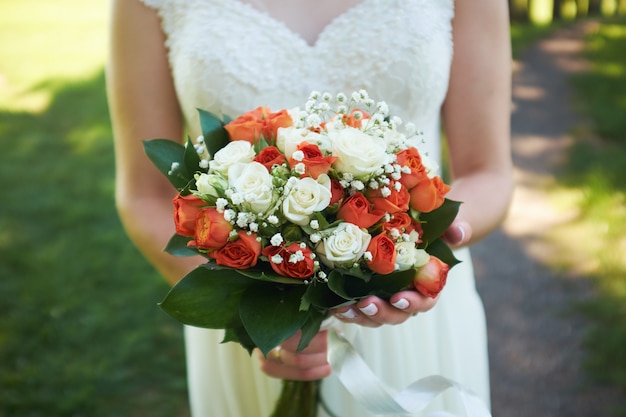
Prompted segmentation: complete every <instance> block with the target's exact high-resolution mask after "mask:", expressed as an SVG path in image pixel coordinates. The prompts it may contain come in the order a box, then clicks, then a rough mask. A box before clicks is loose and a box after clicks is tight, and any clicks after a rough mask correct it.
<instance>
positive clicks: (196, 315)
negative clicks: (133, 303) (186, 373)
mask: <svg viewBox="0 0 626 417" xmlns="http://www.w3.org/2000/svg"><path fill="white" fill-rule="evenodd" d="M254 282H255V281H252V280H250V279H249V278H246V277H244V276H241V275H240V274H238V273H237V272H236V271H235V270H229V269H213V268H212V266H211V264H205V265H202V266H199V267H198V268H196V269H194V270H193V271H191V272H190V273H189V274H187V275H186V276H185V277H183V278H182V279H181V280H180V281H179V282H178V283H177V284H176V285H174V286H173V287H172V289H171V290H170V291H169V293H168V294H167V296H166V297H165V299H164V300H163V302H161V304H160V306H161V308H162V309H163V310H164V311H165V312H167V313H168V314H169V315H170V316H172V317H173V318H175V319H176V320H178V321H180V322H181V323H184V324H189V325H191V326H196V327H204V328H209V329H224V328H227V327H236V326H241V323H240V319H239V302H240V300H241V295H242V294H243V292H244V291H245V290H246V289H247V288H248V287H250V286H251V284H253V283H254Z"/></svg>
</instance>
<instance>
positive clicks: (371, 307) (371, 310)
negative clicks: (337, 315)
mask: <svg viewBox="0 0 626 417" xmlns="http://www.w3.org/2000/svg"><path fill="white" fill-rule="evenodd" d="M359 310H361V311H362V312H363V314H365V315H366V316H373V315H374V314H376V313H378V307H376V304H374V303H372V304H368V305H366V306H365V307H363V308H360V309H359Z"/></svg>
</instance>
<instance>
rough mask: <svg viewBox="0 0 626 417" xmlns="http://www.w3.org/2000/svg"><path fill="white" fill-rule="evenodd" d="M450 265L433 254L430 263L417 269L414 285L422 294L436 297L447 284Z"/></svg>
mask: <svg viewBox="0 0 626 417" xmlns="http://www.w3.org/2000/svg"><path fill="white" fill-rule="evenodd" d="M448 271H450V266H449V265H448V264H446V263H444V262H442V261H441V260H440V259H439V258H437V257H435V256H431V257H430V259H429V261H428V263H427V264H426V265H424V266H423V267H421V268H420V269H418V270H417V274H415V278H413V286H414V287H415V289H416V290H417V291H419V292H420V294H422V295H424V296H426V297H430V298H435V297H436V296H437V295H438V294H439V293H440V292H441V290H443V287H444V286H445V285H446V280H447V278H448Z"/></svg>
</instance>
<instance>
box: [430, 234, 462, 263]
mask: <svg viewBox="0 0 626 417" xmlns="http://www.w3.org/2000/svg"><path fill="white" fill-rule="evenodd" d="M426 252H428V253H429V254H430V255H432V256H435V257H437V258H439V259H441V260H442V261H443V262H445V263H447V264H448V265H450V268H452V267H453V266H454V265H456V264H459V263H461V261H459V260H458V259H457V258H456V257H455V256H454V252H452V249H450V247H449V246H448V245H447V244H446V242H444V241H443V239H437V240H434V241H432V242H430V244H429V245H428V246H427V247H426Z"/></svg>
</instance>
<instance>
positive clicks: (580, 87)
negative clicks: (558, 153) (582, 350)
mask: <svg viewBox="0 0 626 417" xmlns="http://www.w3.org/2000/svg"><path fill="white" fill-rule="evenodd" d="M586 45H587V47H586V56H587V58H589V60H590V61H591V62H592V68H591V70H590V71H589V72H587V73H584V74H580V75H576V76H575V77H574V78H573V80H572V81H573V84H574V86H575V90H576V92H577V97H578V100H577V103H578V105H579V108H580V110H581V111H582V112H583V113H584V114H586V115H588V116H589V118H590V120H591V121H592V126H593V131H594V132H595V134H589V132H585V131H581V132H578V133H577V134H576V135H575V136H576V138H577V140H576V142H575V144H574V146H573V147H572V149H571V153H570V155H569V163H568V165H567V167H566V169H565V171H564V172H563V175H562V177H561V178H562V187H563V188H564V189H566V190H570V191H574V192H575V195H576V198H575V201H576V204H577V207H578V209H579V212H580V215H579V218H578V219H576V221H575V222H573V223H572V224H570V225H568V227H566V228H565V229H564V230H562V231H560V232H564V233H567V236H568V237H569V238H570V239H578V241H579V242H580V245H579V247H578V249H577V251H578V252H577V253H576V252H575V253H574V256H577V257H578V258H579V260H581V259H587V260H588V262H587V264H588V265H589V267H588V270H587V272H588V273H589V274H590V275H591V276H593V277H594V283H595V284H596V285H595V287H596V289H597V291H598V296H597V297H596V298H595V299H593V300H591V301H589V302H586V303H584V304H583V305H582V306H581V309H582V311H583V312H584V313H585V314H586V315H587V317H589V318H590V319H591V320H592V322H593V326H592V329H591V331H590V333H589V335H588V338H587V342H586V347H587V349H588V351H589V359H588V361H587V368H588V370H589V371H590V373H591V374H592V375H593V376H595V377H596V378H597V379H598V380H599V381H602V382H606V383H610V384H615V385H617V386H619V387H621V388H622V389H623V390H624V393H625V394H626V117H625V116H626V54H625V53H624V51H626V20H624V18H622V19H621V20H617V21H605V22H603V23H602V24H601V25H600V26H599V29H598V30H597V31H595V32H594V33H592V34H591V35H590V36H589V37H588V38H587V40H586ZM586 242H589V244H585V243H586ZM620 412H621V413H622V414H620V415H626V409H622V410H621V411H620Z"/></svg>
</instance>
